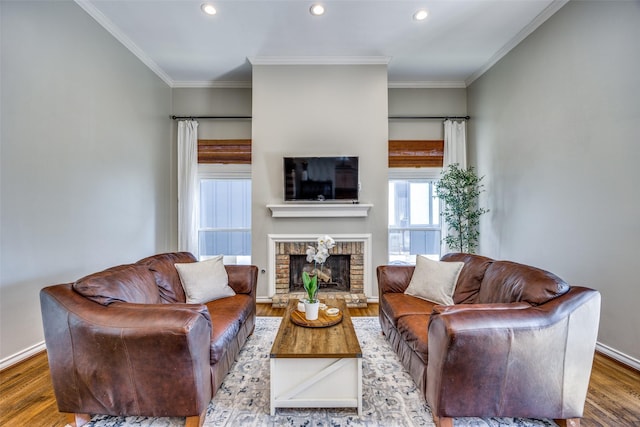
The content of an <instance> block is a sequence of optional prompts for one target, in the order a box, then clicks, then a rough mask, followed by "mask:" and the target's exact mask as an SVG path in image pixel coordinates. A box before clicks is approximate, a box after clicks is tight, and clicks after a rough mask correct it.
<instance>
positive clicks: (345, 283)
mask: <svg viewBox="0 0 640 427" xmlns="http://www.w3.org/2000/svg"><path fill="white" fill-rule="evenodd" d="M313 269H314V265H313V263H309V262H307V256H306V255H290V256H289V272H290V273H289V292H304V285H303V283H302V272H303V271H307V272H308V273H312V271H313ZM318 269H320V266H318ZM350 273H351V256H350V255H333V254H332V255H331V256H330V257H329V258H327V261H326V262H325V263H324V265H323V266H322V270H321V271H320V273H319V274H318V286H319V289H320V291H321V292H348V291H349V287H350V282H349V277H350Z"/></svg>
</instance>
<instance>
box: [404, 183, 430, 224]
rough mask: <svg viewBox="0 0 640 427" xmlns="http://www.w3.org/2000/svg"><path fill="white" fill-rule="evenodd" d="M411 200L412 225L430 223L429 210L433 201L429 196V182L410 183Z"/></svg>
mask: <svg viewBox="0 0 640 427" xmlns="http://www.w3.org/2000/svg"><path fill="white" fill-rule="evenodd" d="M409 185H410V187H409V189H410V191H409V194H410V196H409V200H410V203H411V215H410V224H411V225H426V224H429V223H430V222H429V211H430V205H429V202H430V201H431V200H430V198H429V183H428V182H412V183H410V184H409Z"/></svg>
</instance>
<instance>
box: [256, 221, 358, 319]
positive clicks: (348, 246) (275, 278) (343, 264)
mask: <svg viewBox="0 0 640 427" xmlns="http://www.w3.org/2000/svg"><path fill="white" fill-rule="evenodd" d="M332 237H333V238H334V240H335V241H336V245H335V247H333V248H332V249H331V250H330V251H329V254H330V256H329V258H327V262H326V263H325V264H324V268H323V270H331V275H330V276H329V277H328V278H326V280H324V281H323V280H319V281H318V283H319V285H320V290H319V297H320V299H333V298H335V299H344V300H345V302H346V303H347V306H349V307H366V306H367V296H366V295H365V287H366V288H367V289H369V286H370V281H369V274H368V269H369V265H370V254H369V253H368V252H369V248H370V235H369V234H367V235H356V236H351V235H349V236H344V235H339V236H335V235H333V236H332ZM316 239H317V236H313V235H269V240H270V244H269V254H268V257H269V263H270V266H271V268H270V270H271V272H272V274H271V276H270V278H269V289H270V294H271V295H272V297H271V300H272V304H273V306H274V307H286V305H287V304H288V302H289V300H290V299H302V298H304V297H305V295H306V294H305V292H304V288H303V286H302V272H303V271H304V270H305V269H306V270H307V271H309V272H310V271H311V270H312V269H313V264H310V263H308V262H307V261H306V250H307V248H308V247H309V246H315V245H316ZM323 272H324V273H325V275H326V274H327V273H328V271H323Z"/></svg>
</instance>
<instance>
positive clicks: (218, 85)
mask: <svg viewBox="0 0 640 427" xmlns="http://www.w3.org/2000/svg"><path fill="white" fill-rule="evenodd" d="M171 87H172V88H176V89H185V88H194V89H198V88H200V89H203V88H213V89H251V87H252V83H251V81H247V80H241V81H232V80H228V81H215V80H208V81H174V82H173V84H172V85H171ZM388 87H389V89H464V88H466V87H467V86H466V85H465V83H464V82H463V81H413V82H393V81H390V82H388Z"/></svg>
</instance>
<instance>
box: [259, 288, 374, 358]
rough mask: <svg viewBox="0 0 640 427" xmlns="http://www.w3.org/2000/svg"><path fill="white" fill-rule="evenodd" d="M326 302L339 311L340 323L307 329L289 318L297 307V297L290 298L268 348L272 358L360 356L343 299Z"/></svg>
mask: <svg viewBox="0 0 640 427" xmlns="http://www.w3.org/2000/svg"><path fill="white" fill-rule="evenodd" d="M321 302H325V301H321ZM326 304H327V305H328V306H329V307H337V308H339V309H340V311H342V322H340V323H338V324H337V325H333V326H328V327H326V328H306V327H303V326H298V325H296V324H294V323H293V322H292V321H291V312H292V311H293V310H296V309H297V306H298V300H295V299H294V300H291V301H289V305H288V306H287V309H286V311H285V313H284V316H283V318H282V323H280V329H278V335H276V339H275V340H274V342H273V347H271V357H272V358H278V357H288V358H325V357H326V358H334V357H335V358H345V357H362V350H361V349H360V343H359V342H358V337H357V336H356V331H355V330H354V329H353V323H351V317H350V316H349V311H348V310H347V307H346V304H345V303H344V301H343V300H331V301H330V302H326Z"/></svg>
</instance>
